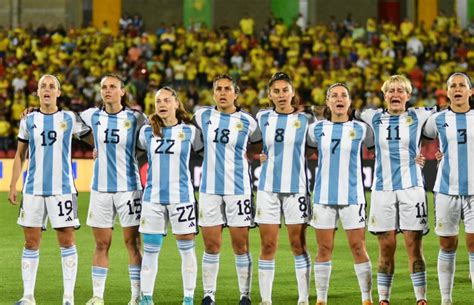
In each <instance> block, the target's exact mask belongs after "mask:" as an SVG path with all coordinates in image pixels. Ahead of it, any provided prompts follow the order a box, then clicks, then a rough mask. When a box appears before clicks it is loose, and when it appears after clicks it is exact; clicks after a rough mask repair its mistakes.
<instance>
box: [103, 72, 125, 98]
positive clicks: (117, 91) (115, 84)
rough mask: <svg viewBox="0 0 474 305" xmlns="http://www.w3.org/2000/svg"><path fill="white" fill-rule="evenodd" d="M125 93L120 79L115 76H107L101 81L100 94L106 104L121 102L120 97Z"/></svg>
mask: <svg viewBox="0 0 474 305" xmlns="http://www.w3.org/2000/svg"><path fill="white" fill-rule="evenodd" d="M124 94H125V90H124V89H123V88H121V83H120V80H119V79H117V78H115V77H105V78H104V79H103V80H102V82H101V83H100V95H101V97H102V100H103V101H104V103H106V104H115V103H119V104H120V99H121V98H122V96H123V95H124Z"/></svg>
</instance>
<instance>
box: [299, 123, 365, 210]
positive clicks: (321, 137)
mask: <svg viewBox="0 0 474 305" xmlns="http://www.w3.org/2000/svg"><path fill="white" fill-rule="evenodd" d="M372 141H373V138H372V133H371V131H370V130H369V129H368V126H367V125H366V124H364V123H362V122H357V121H348V122H345V123H333V122H330V121H328V120H324V121H318V122H316V123H314V124H311V125H310V127H309V131H308V145H310V146H313V147H317V149H318V167H317V168H316V173H315V183H314V191H313V202H314V203H316V204H335V205H347V204H360V203H365V196H364V184H363V179H362V158H361V153H362V143H363V142H365V144H366V146H369V147H370V146H371V144H372Z"/></svg>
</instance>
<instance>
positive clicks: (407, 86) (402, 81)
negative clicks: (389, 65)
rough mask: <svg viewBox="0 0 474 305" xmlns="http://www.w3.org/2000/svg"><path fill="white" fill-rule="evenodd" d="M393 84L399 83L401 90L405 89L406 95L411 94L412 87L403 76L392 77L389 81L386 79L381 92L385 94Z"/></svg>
mask: <svg viewBox="0 0 474 305" xmlns="http://www.w3.org/2000/svg"><path fill="white" fill-rule="evenodd" d="M393 83H400V84H402V86H403V88H404V89H405V91H406V93H408V94H411V92H412V90H413V87H412V86H411V83H410V80H409V79H408V78H406V77H405V76H403V75H392V76H390V78H389V79H387V80H386V81H385V82H384V83H383V85H382V92H383V94H385V93H387V91H388V87H389V86H390V85H391V84H393Z"/></svg>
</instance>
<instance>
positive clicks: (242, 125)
mask: <svg viewBox="0 0 474 305" xmlns="http://www.w3.org/2000/svg"><path fill="white" fill-rule="evenodd" d="M235 129H236V130H237V131H242V130H243V129H244V124H243V123H242V122H240V121H239V122H237V123H235Z"/></svg>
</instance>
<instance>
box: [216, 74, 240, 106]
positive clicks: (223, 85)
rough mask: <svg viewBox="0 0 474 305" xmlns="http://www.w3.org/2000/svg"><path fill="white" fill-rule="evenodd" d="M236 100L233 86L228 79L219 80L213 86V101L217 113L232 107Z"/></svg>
mask: <svg viewBox="0 0 474 305" xmlns="http://www.w3.org/2000/svg"><path fill="white" fill-rule="evenodd" d="M236 99H237V93H236V92H235V88H234V85H233V84H232V81H231V80H229V79H225V78H223V79H220V80H218V81H216V83H215V85H214V101H215V102H216V105H217V108H218V109H219V111H226V110H228V109H232V108H233V107H234V102H235V100H236Z"/></svg>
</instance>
